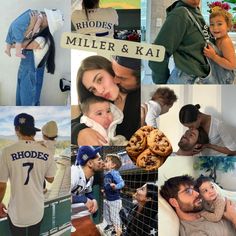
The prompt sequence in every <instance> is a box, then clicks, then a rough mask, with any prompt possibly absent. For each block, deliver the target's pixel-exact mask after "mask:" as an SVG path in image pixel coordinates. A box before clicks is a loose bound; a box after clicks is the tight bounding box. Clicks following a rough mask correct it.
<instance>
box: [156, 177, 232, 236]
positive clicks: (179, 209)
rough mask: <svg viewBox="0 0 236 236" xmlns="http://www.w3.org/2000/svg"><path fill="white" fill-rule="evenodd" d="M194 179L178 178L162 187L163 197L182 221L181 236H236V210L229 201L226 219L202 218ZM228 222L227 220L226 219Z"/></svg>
mask: <svg viewBox="0 0 236 236" xmlns="http://www.w3.org/2000/svg"><path fill="white" fill-rule="evenodd" d="M194 184H195V182H194V179H193V178H192V177H191V176H188V175H182V176H176V177H173V178H170V179H168V180H167V181H165V183H164V185H163V186H161V189H160V194H161V196H162V197H163V198H164V199H165V200H166V201H167V202H168V203H169V204H170V205H171V207H172V208H173V209H174V210H175V212H176V214H177V216H178V217H179V220H180V234H179V235H180V236H196V235H197V236H206V235H209V236H210V235H214V236H234V235H236V209H235V206H233V205H232V203H231V202H230V201H228V200H227V203H226V210H225V213H224V218H223V219H221V220H220V221H219V222H214V223H213V222H209V221H207V220H206V219H205V218H203V217H201V216H200V211H201V210H202V209H203V207H202V200H201V198H200V195H199V193H198V192H197V191H195V190H194ZM225 218H226V219H227V220H226V219H225Z"/></svg>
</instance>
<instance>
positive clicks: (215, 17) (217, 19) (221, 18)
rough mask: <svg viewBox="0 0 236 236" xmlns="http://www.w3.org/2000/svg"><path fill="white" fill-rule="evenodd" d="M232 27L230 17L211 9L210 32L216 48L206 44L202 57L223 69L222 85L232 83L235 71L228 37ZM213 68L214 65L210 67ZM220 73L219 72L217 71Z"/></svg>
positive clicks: (232, 52)
mask: <svg viewBox="0 0 236 236" xmlns="http://www.w3.org/2000/svg"><path fill="white" fill-rule="evenodd" d="M231 27H232V15H231V14H230V13H229V12H228V11H226V10H224V9H222V8H216V9H215V10H214V8H212V12H211V14H210V31H211V34H212V35H213V36H214V38H215V40H216V46H217V48H213V46H212V45H210V44H208V46H207V47H205V48H204V55H205V56H206V57H208V58H210V59H211V60H212V61H214V62H215V63H216V64H218V65H219V66H220V67H222V68H224V69H225V70H222V73H223V74H222V76H221V77H223V78H224V80H225V82H223V83H232V80H233V79H234V73H233V71H232V70H234V69H236V58H235V49H234V46H233V42H232V40H231V39H230V37H229V35H228V31H229V30H230V29H231ZM212 66H214V64H213V65H212ZM216 70H217V68H216ZM217 72H218V73H220V70H219V69H218V70H217ZM226 73H228V74H226Z"/></svg>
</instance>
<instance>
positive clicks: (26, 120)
mask: <svg viewBox="0 0 236 236" xmlns="http://www.w3.org/2000/svg"><path fill="white" fill-rule="evenodd" d="M14 126H20V127H27V128H29V129H34V130H35V131H40V129H38V128H36V127H34V117H33V116H31V115H29V114H27V113H20V114H18V115H17V116H16V117H15V119H14Z"/></svg>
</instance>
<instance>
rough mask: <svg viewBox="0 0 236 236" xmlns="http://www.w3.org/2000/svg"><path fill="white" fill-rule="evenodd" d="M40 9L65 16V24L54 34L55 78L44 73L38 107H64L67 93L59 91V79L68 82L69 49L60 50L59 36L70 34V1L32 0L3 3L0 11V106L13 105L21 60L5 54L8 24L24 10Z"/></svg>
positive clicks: (10, 0)
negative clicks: (0, 44)
mask: <svg viewBox="0 0 236 236" xmlns="http://www.w3.org/2000/svg"><path fill="white" fill-rule="evenodd" d="M29 8H30V9H37V10H43V9H44V8H49V9H52V8H57V9H60V10H61V11H62V12H63V14H64V19H65V24H64V26H63V28H62V29H61V30H60V31H58V32H56V34H55V37H54V39H55V44H56V61H55V63H56V71H55V74H54V75H51V74H48V73H45V76H44V83H43V88H42V94H41V105H64V104H65V103H66V96H67V93H66V92H65V93H62V92H61V91H60V88H59V80H60V78H63V77H65V78H66V79H70V50H68V49H63V48H61V47H60V37H61V33H62V32H64V31H67V32H69V31H70V20H69V19H70V1H67V0H54V1H47V0H41V1H39V0H31V1H17V0H9V1H2V3H1V8H0V15H1V22H0V28H1V34H0V40H1V42H2V53H0V71H1V75H0V105H15V93H16V83H17V71H18V66H19V63H20V59H19V58H16V57H15V56H14V53H13V56H12V57H8V56H7V55H6V54H5V53H4V47H5V38H6V35H7V31H8V27H9V25H10V23H11V22H12V21H13V20H14V19H15V18H16V17H17V16H19V15H20V14H21V13H22V12H24V11H25V10H27V9H29Z"/></svg>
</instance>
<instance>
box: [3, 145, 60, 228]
mask: <svg viewBox="0 0 236 236" xmlns="http://www.w3.org/2000/svg"><path fill="white" fill-rule="evenodd" d="M55 171H56V163H55V161H54V159H53V155H52V154H51V152H50V151H49V150H48V149H47V148H46V147H44V146H42V145H41V144H39V143H38V142H36V141H29V140H20V141H18V142H17V143H15V144H13V145H11V146H9V147H6V148H4V149H3V150H2V153H1V156H0V182H7V181H8V179H10V184H11V197H10V201H9V206H8V215H9V217H10V219H11V221H12V223H13V224H14V225H15V226H18V227H28V226H31V225H35V224H37V223H39V222H40V221H41V220H42V218H43V213H44V194H43V182H44V178H45V177H53V176H54V175H55Z"/></svg>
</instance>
